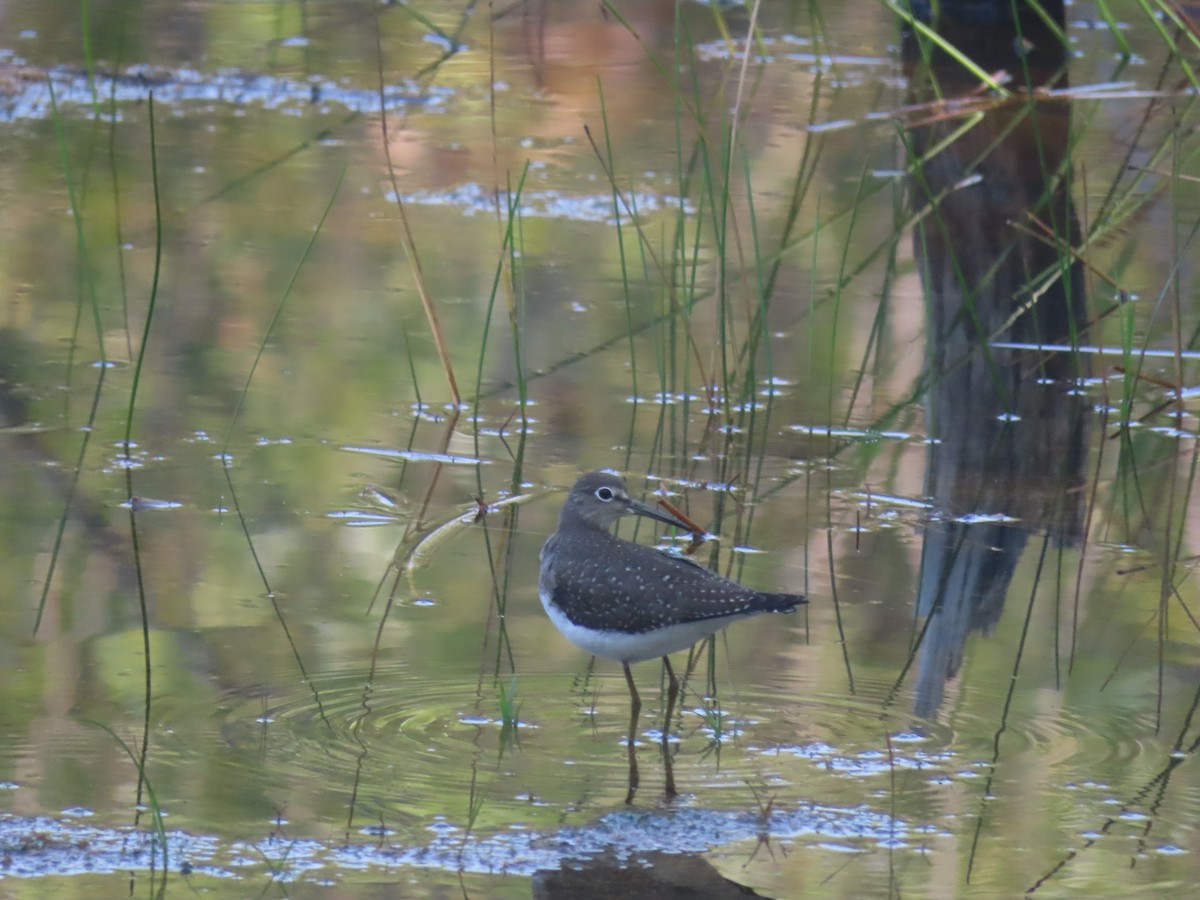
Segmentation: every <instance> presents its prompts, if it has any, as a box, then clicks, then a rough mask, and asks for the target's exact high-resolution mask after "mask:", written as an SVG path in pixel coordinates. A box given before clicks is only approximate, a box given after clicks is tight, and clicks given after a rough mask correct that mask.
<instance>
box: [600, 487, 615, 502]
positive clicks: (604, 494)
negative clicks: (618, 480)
mask: <svg viewBox="0 0 1200 900" xmlns="http://www.w3.org/2000/svg"><path fill="white" fill-rule="evenodd" d="M615 496H616V494H614V493H613V492H612V488H606V487H602V488H596V499H597V500H603V501H604V502H605V503H608V502H609V501H610V500H612V498H613V497H615Z"/></svg>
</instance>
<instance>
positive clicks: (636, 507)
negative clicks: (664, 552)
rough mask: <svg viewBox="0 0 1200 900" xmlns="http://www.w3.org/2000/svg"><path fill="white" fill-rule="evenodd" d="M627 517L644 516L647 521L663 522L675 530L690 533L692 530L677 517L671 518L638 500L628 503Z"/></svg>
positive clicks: (664, 512) (662, 511)
mask: <svg viewBox="0 0 1200 900" xmlns="http://www.w3.org/2000/svg"><path fill="white" fill-rule="evenodd" d="M628 515H631V516H644V517H645V518H647V519H655V520H657V521H659V522H663V523H664V524H667V525H672V526H674V527H675V528H682V529H683V530H684V531H689V532H690V531H693V530H694V529H693V527H692V526H691V525H690V524H689V523H687V522H685V521H683V520H682V519H680V518H678V517H677V516H673V515H671V514H670V513H668V512H667V511H666V510H662V509H659V508H658V507H655V506H651V505H650V504H648V503H642V502H641V501H639V500H632V499H631V500H630V501H629V512H628Z"/></svg>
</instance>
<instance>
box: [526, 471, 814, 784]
mask: <svg viewBox="0 0 1200 900" xmlns="http://www.w3.org/2000/svg"><path fill="white" fill-rule="evenodd" d="M627 515H636V516H646V517H647V518H650V519H656V520H658V521H659V522H664V523H666V524H667V525H673V526H675V527H676V528H684V529H689V530H690V526H689V525H688V523H686V522H684V521H682V520H681V519H679V518H678V517H676V516H675V515H673V514H670V513H668V512H666V511H659V510H658V509H655V508H654V507H652V506H649V505H647V504H645V503H641V502H639V501H637V500H634V499H633V498H632V497H630V496H629V492H628V490H626V488H625V482H624V480H623V479H621V478H620V476H617V475H614V474H612V473H610V472H589V473H588V474H587V475H584V476H583V477H581V478H580V479H579V480H578V481H577V482H575V486H574V487H573V488H571V493H570V494H568V495H567V501H566V503H564V504H563V508H562V513H561V514H560V515H559V519H558V530H557V531H555V532H554V534H552V535H550V539H549V540H548V541H546V544H545V546H543V547H542V554H541V572H540V574H539V575H538V595H539V596H540V597H541V600H542V605H543V606H544V607H545V608H546V613H547V614H548V615H549V616H550V620H551V621H552V622H554V624H555V626H556V627H557V628H558V630H559V631H561V632H562V633H563V634H564V635H565V636H566V637H567V639H568V640H570V641H571V642H572V643H574V644H576V645H578V646H579V647H582V648H583V649H584V650H586V651H588V652H589V653H592V654H594V655H596V656H600V657H603V658H604V659H611V660H615V661H617V662H619V663H621V665H622V667H623V668H624V670H625V681H626V682H627V683H628V685H629V693H630V697H631V699H632V703H633V709H632V710H631V716H630V733H629V741H630V762H631V769H632V768H635V764H634V763H633V755H632V754H633V750H632V745H633V731H634V728H635V727H636V722H637V716H638V712H639V711H640V709H641V698H640V697H639V696H638V692H637V688H636V687H635V686H634V683H633V675H632V673H631V672H630V671H629V664H630V663H633V662H641V661H642V660H647V659H653V658H654V657H656V656H661V657H662V660H663V663H664V664H665V665H666V670H667V677H668V690H667V720H668V722H669V720H670V716H671V710H672V709H673V708H674V705H675V699H676V697H677V696H678V693H679V681H678V679H677V678H676V677H675V672H674V670H673V669H672V668H671V662H670V660H669V659H668V658H667V654H668V653H675V652H676V651H678V650H684V649H686V648H688V647H690V646H692V645H693V644H695V643H696V642H697V641H699V640H701V639H703V638H706V637H708V636H709V635H712V634H715V633H716V632H718V631H720V630H721V629H722V628H723V627H725V626H726V625H728V624H729V623H730V622H732V621H733V620H735V619H744V618H746V617H747V616H753V615H757V614H758V613H764V612H791V611H792V610H794V609H795V608H796V606H797V605H799V604H801V603H805V602H807V601H806V600H805V599H804V598H803V597H801V596H798V595H796V594H765V593H761V592H759V591H755V590H752V589H751V588H747V587H743V586H742V585H740V584H738V583H737V582H735V581H730V580H729V579H728V578H722V577H721V576H720V575H718V574H716V573H715V572H712V571H710V570H708V569H706V568H704V567H703V566H701V565H699V564H697V563H694V562H692V561H691V560H689V559H686V558H684V557H682V556H672V555H669V554H667V553H663V552H661V551H659V550H655V549H654V548H653V547H645V546H642V545H641V544H635V543H633V542H632V541H625V540H621V539H620V538H618V537H616V536H615V535H613V534H612V533H611V532H610V531H609V529H610V528H611V527H612V524H613V523H614V522H616V521H617V520H618V519H620V518H621V517H622V516H627ZM663 733H664V740H665V734H666V729H664V730H663ZM632 787H633V784H632V775H631V796H632ZM668 793H673V786H672V785H671V784H670V782H669V781H668Z"/></svg>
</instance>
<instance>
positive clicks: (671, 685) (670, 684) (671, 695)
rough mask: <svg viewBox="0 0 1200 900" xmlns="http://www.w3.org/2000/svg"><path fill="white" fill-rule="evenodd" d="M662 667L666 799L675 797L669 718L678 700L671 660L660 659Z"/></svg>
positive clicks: (676, 680)
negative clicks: (663, 680) (665, 699)
mask: <svg viewBox="0 0 1200 900" xmlns="http://www.w3.org/2000/svg"><path fill="white" fill-rule="evenodd" d="M662 661H663V665H664V666H666V668H667V712H666V715H665V716H663V730H662V755H663V769H664V770H665V771H666V773H667V787H666V794H667V798H668V799H669V798H671V797H674V796H675V767H674V763H672V761H671V744H670V737H671V718H672V717H673V716H674V715H675V701H676V700H678V699H679V679H678V678H676V677H675V670H674V669H672V668H671V660H669V659H667V657H665V656H664V657H663V658H662Z"/></svg>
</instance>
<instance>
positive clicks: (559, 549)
mask: <svg viewBox="0 0 1200 900" xmlns="http://www.w3.org/2000/svg"><path fill="white" fill-rule="evenodd" d="M564 537H566V536H564V535H561V534H560V535H558V539H557V541H556V544H555V546H554V554H553V559H552V563H551V565H550V566H549V571H548V572H547V573H546V574H547V577H546V578H544V579H543V587H544V588H549V589H550V591H551V595H552V598H553V599H554V600H555V602H557V603H559V604H560V605H563V606H566V605H569V606H570V609H571V617H572V619H573V620H574V621H575V622H576V624H579V625H583V626H585V627H591V628H608V629H620V630H624V631H633V632H643V631H650V630H652V629H654V628H658V627H661V626H663V625H667V624H674V623H679V622H696V621H702V620H705V619H716V618H734V617H741V616H746V615H753V614H754V613H759V612H786V611H789V610H791V609H793V608H794V607H795V606H796V604H798V603H801V602H803V600H802V598H799V597H793V596H790V595H787V594H761V593H759V592H757V591H754V590H751V589H750V588H746V587H743V586H742V585H740V584H738V583H737V582H734V581H730V580H729V579H727V578H722V577H721V576H720V575H718V574H716V573H715V572H712V571H710V570H709V569H706V568H704V567H703V566H701V565H699V564H697V563H695V562H693V561H692V560H689V559H685V558H682V557H678V556H672V555H668V554H665V553H662V552H660V551H658V550H655V549H653V548H651V547H644V546H642V545H640V544H633V543H630V542H628V541H622V540H619V539H617V538H615V537H611V536H608V535H605V536H604V539H603V540H598V539H597V538H596V536H595V535H591V536H589V538H588V544H587V546H586V547H572V545H571V540H572V539H571V538H569V537H566V539H565V540H564ZM610 542H611V543H610Z"/></svg>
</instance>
